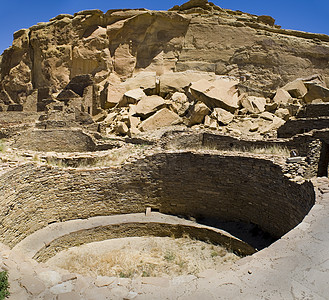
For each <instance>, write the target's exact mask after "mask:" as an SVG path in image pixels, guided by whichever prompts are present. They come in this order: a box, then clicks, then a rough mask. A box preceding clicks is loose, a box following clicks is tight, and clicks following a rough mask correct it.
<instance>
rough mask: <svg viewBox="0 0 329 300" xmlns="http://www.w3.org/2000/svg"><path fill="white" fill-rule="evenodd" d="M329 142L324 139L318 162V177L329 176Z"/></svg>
mask: <svg viewBox="0 0 329 300" xmlns="http://www.w3.org/2000/svg"><path fill="white" fill-rule="evenodd" d="M328 164H329V144H327V143H325V142H323V141H322V146H321V153H320V159H319V164H318V174H317V175H318V177H322V176H326V177H328Z"/></svg>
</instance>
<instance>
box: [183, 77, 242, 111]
mask: <svg viewBox="0 0 329 300" xmlns="http://www.w3.org/2000/svg"><path fill="white" fill-rule="evenodd" d="M237 84H238V81H235V80H231V79H227V78H226V79H217V80H214V81H210V80H205V79H201V80H199V81H197V82H194V83H192V85H191V86H190V89H189V93H190V95H191V98H193V99H196V100H199V101H202V102H204V103H205V104H206V105H207V106H208V107H209V108H216V107H219V108H223V109H226V110H228V111H230V112H235V111H236V110H237V109H238V108H239V105H238V90H237V88H236V85H237Z"/></svg>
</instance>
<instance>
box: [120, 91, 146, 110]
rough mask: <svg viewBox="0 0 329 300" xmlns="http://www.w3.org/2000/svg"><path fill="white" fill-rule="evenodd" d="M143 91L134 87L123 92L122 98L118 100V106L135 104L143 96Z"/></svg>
mask: <svg viewBox="0 0 329 300" xmlns="http://www.w3.org/2000/svg"><path fill="white" fill-rule="evenodd" d="M145 96H146V95H145V93H144V91H143V90H142V89H140V88H138V89H134V90H130V91H128V92H125V93H124V95H123V97H122V99H121V100H120V102H119V107H122V106H127V105H129V104H136V103H137V102H138V101H139V100H141V99H142V98H143V97H145Z"/></svg>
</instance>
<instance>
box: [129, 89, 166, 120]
mask: <svg viewBox="0 0 329 300" xmlns="http://www.w3.org/2000/svg"><path fill="white" fill-rule="evenodd" d="M165 105H166V102H165V100H164V99H163V98H162V97H160V96H156V95H153V96H145V97H143V98H142V99H141V100H140V101H139V102H138V104H137V105H136V108H135V111H136V115H138V116H140V117H141V118H142V119H146V118H148V117H149V116H151V115H152V114H154V113H155V112H156V111H158V110H159V109H161V108H163V107H164V106H165Z"/></svg>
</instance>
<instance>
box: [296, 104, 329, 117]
mask: <svg viewBox="0 0 329 300" xmlns="http://www.w3.org/2000/svg"><path fill="white" fill-rule="evenodd" d="M296 117H297V118H318V117H329V103H314V104H307V105H305V106H303V107H302V109H301V110H300V111H299V112H298V114H297V116H296Z"/></svg>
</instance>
